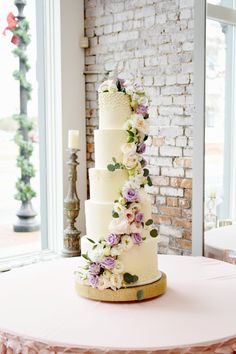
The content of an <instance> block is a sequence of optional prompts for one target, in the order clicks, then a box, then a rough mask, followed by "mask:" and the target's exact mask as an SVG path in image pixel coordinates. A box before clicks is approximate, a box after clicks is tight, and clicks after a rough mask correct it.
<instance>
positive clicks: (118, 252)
mask: <svg viewBox="0 0 236 354" xmlns="http://www.w3.org/2000/svg"><path fill="white" fill-rule="evenodd" d="M122 252H123V247H122V244H121V243H119V244H118V245H115V246H112V248H111V256H112V257H114V256H120V255H121V253H122Z"/></svg>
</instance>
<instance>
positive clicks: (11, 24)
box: [3, 12, 18, 44]
mask: <svg viewBox="0 0 236 354" xmlns="http://www.w3.org/2000/svg"><path fill="white" fill-rule="evenodd" d="M16 26H17V21H16V17H15V16H14V15H13V13H12V12H10V13H9V14H8V15H7V27H6V28H5V29H4V31H3V35H4V36H5V35H6V31H7V30H8V31H12V30H13V29H14V28H16ZM11 42H12V43H13V44H17V43H18V38H17V36H16V35H15V34H13V36H12V39H11Z"/></svg>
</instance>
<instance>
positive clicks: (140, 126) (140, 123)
mask: <svg viewBox="0 0 236 354" xmlns="http://www.w3.org/2000/svg"><path fill="white" fill-rule="evenodd" d="M133 122H134V127H135V128H136V129H137V130H139V131H140V132H142V133H143V134H146V133H147V131H148V126H147V123H146V120H145V119H144V118H143V116H142V115H141V114H135V115H134V117H133Z"/></svg>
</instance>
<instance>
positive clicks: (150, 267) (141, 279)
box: [81, 236, 160, 285]
mask: <svg viewBox="0 0 236 354" xmlns="http://www.w3.org/2000/svg"><path fill="white" fill-rule="evenodd" d="M91 247H93V245H92V244H91V242H89V241H88V239H87V237H86V236H83V237H82V238H81V253H82V254H85V253H86V252H88V251H89V249H90V248H91ZM118 259H119V260H120V261H121V262H122V263H123V266H124V273H126V272H127V273H130V274H132V275H137V276H138V281H137V282H136V283H135V285H142V284H149V283H152V282H154V281H156V280H158V279H159V277H160V273H159V272H158V264H157V239H156V238H151V237H149V238H148V239H146V240H145V241H143V242H142V243H141V244H140V245H134V246H133V247H132V248H131V249H129V250H128V251H123V252H122V253H121V254H120V255H119V256H118Z"/></svg>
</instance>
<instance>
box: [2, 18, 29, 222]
mask: <svg viewBox="0 0 236 354" xmlns="http://www.w3.org/2000/svg"><path fill="white" fill-rule="evenodd" d="M28 30H29V23H28V21H27V20H26V19H25V18H24V17H22V16H21V17H20V18H18V17H16V16H14V14H13V13H12V12H10V13H9V14H8V16H7V27H6V28H5V29H4V31H3V35H6V31H10V32H11V33H12V39H11V42H12V43H13V44H15V45H16V47H15V48H14V49H13V51H12V52H13V54H14V55H15V56H16V57H17V58H19V62H20V68H19V70H15V71H14V73H13V77H14V78H15V79H16V80H18V81H19V84H20V114H16V115H14V116H13V118H14V119H15V120H16V122H17V123H18V130H17V132H16V135H15V139H14V140H15V143H16V144H17V145H18V147H19V155H18V157H17V167H19V169H20V171H21V177H20V178H19V179H18V180H17V182H16V189H17V193H16V195H15V198H16V199H17V200H20V201H22V203H24V204H26V203H28V202H30V201H31V199H32V198H33V197H35V196H36V193H35V191H34V190H33V189H32V187H31V185H30V179H31V178H32V177H34V176H35V169H34V166H33V164H32V163H31V162H30V157H31V155H32V153H33V144H32V141H31V139H30V137H29V132H31V131H32V130H33V127H34V125H33V122H32V120H31V119H29V117H28V116H27V102H28V100H30V99H31V91H32V87H31V84H30V83H29V82H28V81H27V78H26V73H27V72H28V70H29V68H30V66H29V63H28V58H27V55H26V47H27V45H28V44H29V43H30V36H29V33H28ZM33 214H34V213H32V215H33ZM22 215H23V216H24V213H23V214H22ZM27 217H28V215H27Z"/></svg>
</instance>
